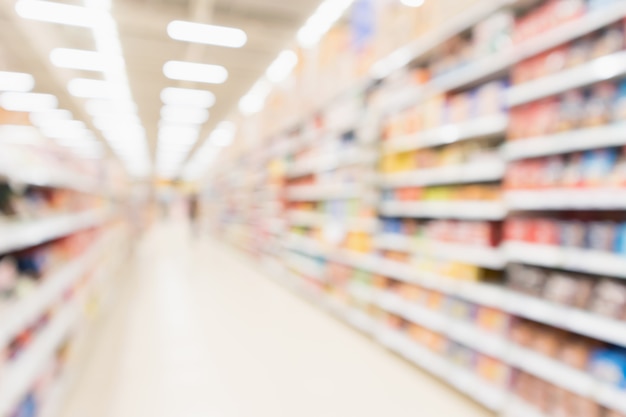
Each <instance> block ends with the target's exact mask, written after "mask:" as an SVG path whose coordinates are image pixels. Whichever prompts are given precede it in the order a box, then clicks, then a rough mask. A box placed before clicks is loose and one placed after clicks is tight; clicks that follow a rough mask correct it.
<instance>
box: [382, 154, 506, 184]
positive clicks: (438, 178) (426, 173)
mask: <svg viewBox="0 0 626 417" xmlns="http://www.w3.org/2000/svg"><path fill="white" fill-rule="evenodd" d="M505 170H506V164H505V162H504V161H503V160H498V159H494V160H485V161H479V162H471V163H467V164H463V165H456V166H446V167H439V168H431V169H422V170H415V171H407V172H399V173H395V174H384V175H381V176H380V183H381V186H382V187H383V188H387V189H389V188H401V187H420V186H430V185H441V184H467V183H475V182H487V181H499V180H501V179H502V178H503V177H504V173H505Z"/></svg>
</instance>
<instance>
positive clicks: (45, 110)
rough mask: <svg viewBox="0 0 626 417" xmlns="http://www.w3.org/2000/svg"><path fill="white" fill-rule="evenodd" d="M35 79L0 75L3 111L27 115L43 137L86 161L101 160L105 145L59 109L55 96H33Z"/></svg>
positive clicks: (30, 76) (69, 113) (14, 74)
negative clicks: (53, 140) (91, 159)
mask: <svg viewBox="0 0 626 417" xmlns="http://www.w3.org/2000/svg"><path fill="white" fill-rule="evenodd" d="M34 88H35V78H34V77H33V76H32V75H31V74H26V73H19V72H8V71H0V91H2V94H0V107H2V108H4V109H5V110H8V111H16V112H28V113H30V119H31V122H32V124H33V125H34V126H36V127H38V128H39V129H40V131H41V133H42V135H44V136H46V137H48V138H51V139H55V140H56V142H57V143H58V144H59V145H61V146H64V147H67V148H69V149H70V150H72V151H73V152H75V153H76V154H78V155H79V156H82V157H86V158H94V157H99V156H100V155H101V154H102V152H103V149H102V145H101V144H100V142H99V141H98V140H97V139H96V137H95V135H94V134H93V132H91V131H90V130H88V129H87V127H86V126H85V124H84V123H83V122H81V121H78V120H74V116H73V115H72V113H71V112H70V111H69V110H62V109H58V105H59V102H58V100H57V98H56V97H55V96H54V95H52V94H43V93H33V92H32V90H33V89H34Z"/></svg>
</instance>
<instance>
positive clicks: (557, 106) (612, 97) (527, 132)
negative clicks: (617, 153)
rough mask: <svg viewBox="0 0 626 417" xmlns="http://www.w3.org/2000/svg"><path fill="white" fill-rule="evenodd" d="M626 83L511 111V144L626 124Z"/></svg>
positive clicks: (606, 84) (604, 84)
mask: <svg viewBox="0 0 626 417" xmlns="http://www.w3.org/2000/svg"><path fill="white" fill-rule="evenodd" d="M625 97H626V82H624V81H616V82H613V81H607V82H602V83H599V84H596V85H594V86H592V87H589V88H588V89H580V90H578V89H575V90H570V91H567V92H566V93H563V94H561V95H559V96H556V97H550V98H546V99H541V100H538V101H534V102H531V103H529V104H525V105H521V106H517V107H515V108H513V109H511V116H510V124H509V129H508V136H507V138H508V140H509V141H517V140H524V139H526V138H533V137H538V136H545V135H551V134H556V133H562V132H568V131H573V130H576V129H583V128H591V127H598V126H604V125H608V124H610V123H620V122H623V121H624V120H626V113H625V111H624V107H625V106H624V101H625Z"/></svg>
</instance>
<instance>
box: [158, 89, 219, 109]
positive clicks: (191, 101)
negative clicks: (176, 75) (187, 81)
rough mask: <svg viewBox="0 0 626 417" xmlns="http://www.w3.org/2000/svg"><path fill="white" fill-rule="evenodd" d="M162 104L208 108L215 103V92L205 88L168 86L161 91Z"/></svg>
mask: <svg viewBox="0 0 626 417" xmlns="http://www.w3.org/2000/svg"><path fill="white" fill-rule="evenodd" d="M161 101H162V102H163V104H168V105H172V106H186V107H200V108H204V109H208V108H210V107H213V105H214V104H215V94H213V93H211V92H210V91H205V90H193V89H191V88H176V87H168V88H164V89H163V90H162V91H161Z"/></svg>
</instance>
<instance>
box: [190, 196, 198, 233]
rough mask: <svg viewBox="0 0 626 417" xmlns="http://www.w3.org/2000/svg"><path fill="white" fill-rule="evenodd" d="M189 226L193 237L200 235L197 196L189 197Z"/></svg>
mask: <svg viewBox="0 0 626 417" xmlns="http://www.w3.org/2000/svg"><path fill="white" fill-rule="evenodd" d="M188 209H189V224H190V226H191V231H192V233H193V235H194V236H199V235H200V224H199V222H198V217H199V213H198V212H199V209H200V207H199V201H198V195H197V194H191V196H189V207H188Z"/></svg>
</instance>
